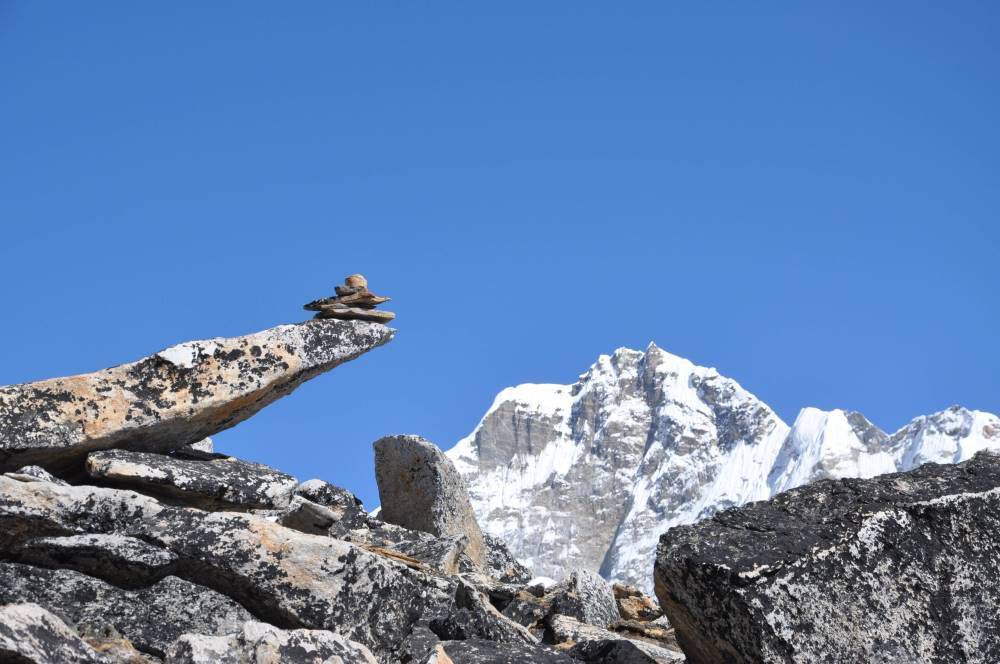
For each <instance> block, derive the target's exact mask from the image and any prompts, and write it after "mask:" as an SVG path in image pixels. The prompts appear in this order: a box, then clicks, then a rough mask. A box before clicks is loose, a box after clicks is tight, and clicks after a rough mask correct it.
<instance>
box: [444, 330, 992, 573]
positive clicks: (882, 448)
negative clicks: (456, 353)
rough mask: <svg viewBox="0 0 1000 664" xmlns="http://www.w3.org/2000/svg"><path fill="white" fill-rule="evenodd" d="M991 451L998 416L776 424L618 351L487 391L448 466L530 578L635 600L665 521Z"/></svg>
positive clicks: (745, 403) (668, 368)
mask: <svg viewBox="0 0 1000 664" xmlns="http://www.w3.org/2000/svg"><path fill="white" fill-rule="evenodd" d="M986 448H993V449H1000V418H998V417H997V416H996V415H993V414H990V413H985V412H981V411H974V410H968V409H965V408H961V407H958V406H953V407H951V408H949V409H947V410H944V411H941V412H939V413H934V414H932V415H927V416H923V417H918V418H916V419H915V420H913V421H912V422H910V423H909V424H907V425H906V426H904V427H903V428H901V429H900V430H899V431H897V432H895V433H893V434H891V435H890V434H886V433H884V432H883V431H881V430H880V429H879V428H878V427H876V426H875V425H874V424H872V423H871V422H869V421H868V420H867V419H866V418H865V417H864V416H862V415H861V414H860V413H856V412H852V411H846V410H839V409H838V410H831V411H823V410H819V409H817V408H804V409H803V410H802V411H801V412H800V413H799V415H798V417H797V418H796V419H795V422H794V423H793V424H792V426H791V427H789V426H788V425H787V424H786V423H785V422H783V421H782V420H781V418H779V417H778V416H777V414H775V413H774V411H773V410H771V408H769V407H768V406H767V405H766V404H765V403H763V402H762V401H761V400H760V399H758V398H757V397H756V396H754V395H753V394H751V393H750V392H748V391H747V390H745V389H744V388H743V387H742V386H740V384H739V383H737V382H736V381H735V380H733V379H731V378H728V377H725V376H723V375H721V374H719V372H718V371H717V370H715V369H712V368H707V367H702V366H698V365H696V364H694V363H692V362H691V361H689V360H687V359H684V358H682V357H679V356H677V355H673V354H671V353H669V352H667V351H665V350H663V349H661V348H659V347H657V346H656V345H655V344H650V345H649V346H648V347H647V348H646V350H645V351H638V350H632V349H628V348H619V349H618V350H616V351H615V352H614V353H612V354H610V355H601V356H600V357H599V358H598V359H597V361H596V362H595V363H594V364H593V365H592V366H591V367H590V368H589V370H588V371H587V372H586V373H584V374H582V375H581V376H580V378H579V380H578V381H577V382H575V383H573V384H572V385H557V384H524V385H518V386H516V387H509V388H506V389H504V390H502V391H501V392H500V393H499V394H498V395H497V397H496V399H495V400H494V402H493V405H492V406H491V407H490V408H489V410H488V411H487V412H486V414H485V415H484V416H483V418H482V419H481V421H480V422H479V424H478V425H477V426H476V428H475V429H474V430H473V431H472V433H470V434H469V435H468V436H466V437H465V438H463V439H462V440H461V441H459V442H458V443H457V444H456V445H455V446H454V447H453V448H452V449H451V450H449V451H448V456H449V457H450V458H451V459H452V461H453V462H454V463H455V465H456V467H457V468H458V470H459V472H460V473H461V474H462V475H463V476H464V477H465V479H466V481H467V483H468V485H469V493H470V497H471V499H472V503H473V508H474V509H475V511H476V515H477V517H478V519H479V522H480V524H481V526H482V527H483V529H484V530H485V531H486V532H488V533H489V534H490V535H493V536H494V537H498V538H500V539H502V540H503V541H504V542H506V543H507V544H508V546H510V548H511V550H512V551H513V552H514V553H515V555H517V556H518V557H519V558H520V559H521V560H522V561H523V562H524V563H525V564H527V565H528V566H529V567H531V569H532V570H533V571H534V573H535V574H538V575H540V576H546V577H552V578H555V579H559V578H562V577H563V576H565V574H566V573H567V572H568V571H569V570H571V569H574V568H584V569H589V570H593V571H599V572H600V573H601V574H602V575H603V576H604V577H605V578H608V579H612V580H616V581H621V582H623V583H629V584H633V585H637V586H639V587H640V588H643V589H646V590H647V591H648V590H649V589H650V588H651V584H652V567H653V559H654V555H655V551H656V544H657V542H658V540H659V536H660V535H661V534H662V533H663V532H664V531H665V530H667V529H668V528H670V527H671V526H675V525H681V524H688V523H693V522H695V521H698V520H700V519H704V518H706V517H709V516H711V515H712V514H714V513H716V512H718V511H719V510H722V509H725V508H727V507H732V506H735V505H741V504H744V503H747V502H751V501H755V500H764V499H767V498H770V497H771V496H774V495H775V494H777V493H780V492H782V491H786V490H788V489H791V488H794V487H796V486H800V485H802V484H805V483H807V482H812V481H815V480H818V479H823V478H838V477H872V476H875V475H880V474H884V473H888V472H895V471H903V470H910V469H912V468H915V467H917V466H919V465H921V464H924V463H928V462H935V463H955V462H958V461H963V460H965V459H968V458H970V457H971V456H972V455H973V454H975V453H976V452H977V451H979V450H982V449H986Z"/></svg>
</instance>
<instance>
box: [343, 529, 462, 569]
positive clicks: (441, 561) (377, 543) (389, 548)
mask: <svg viewBox="0 0 1000 664" xmlns="http://www.w3.org/2000/svg"><path fill="white" fill-rule="evenodd" d="M330 534H331V536H333V537H336V538H337V539H340V540H343V541H345V542H351V543H353V544H357V545H358V546H360V547H362V548H365V549H367V550H369V551H373V552H375V553H379V554H382V555H390V556H392V555H393V554H398V557H399V559H400V560H403V561H404V562H405V561H406V559H407V558H409V559H412V560H413V561H416V562H418V563H420V564H421V565H424V566H426V567H427V568H429V569H433V570H437V571H438V572H443V573H445V574H455V573H457V572H458V571H459V568H460V567H461V565H460V562H461V561H462V560H463V553H464V552H465V550H466V549H467V548H468V540H467V539H466V537H465V535H454V536H451V537H435V536H434V535H430V534H428V533H425V532H421V531H419V530H409V529H407V528H403V527H402V526H394V525H392V524H391V523H384V522H381V521H378V520H375V519H371V520H369V521H368V522H367V523H366V524H365V525H364V526H363V527H361V528H355V529H353V530H339V529H336V528H335V529H333V530H332V531H331V532H330Z"/></svg>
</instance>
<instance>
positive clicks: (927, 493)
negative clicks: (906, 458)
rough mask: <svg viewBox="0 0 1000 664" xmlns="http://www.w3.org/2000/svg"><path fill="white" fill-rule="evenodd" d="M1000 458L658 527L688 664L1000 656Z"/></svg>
mask: <svg viewBox="0 0 1000 664" xmlns="http://www.w3.org/2000/svg"><path fill="white" fill-rule="evenodd" d="M998 560H1000V456H998V455H996V454H994V453H988V452H981V453H979V454H977V455H976V456H975V457H973V458H972V459H971V460H969V461H967V462H964V463H961V464H957V465H936V464H927V465H924V466H922V467H920V468H918V469H917V470H914V471H911V472H908V473H898V474H890V475H883V476H880V477H876V478H873V479H867V480H824V481H820V482H816V483H814V484H810V485H807V486H805V487H801V488H798V489H794V490H792V491H789V492H787V493H783V494H779V495H778V496H776V497H775V498H773V499H771V500H770V501H767V502H759V503H752V504H749V505H745V506H743V507H739V508H735V509H732V510H727V511H725V512H722V513H720V514H717V515H715V516H714V517H712V518H711V519H708V520H706V521H703V522H701V523H698V524H695V525H691V526H681V527H677V528H673V529H671V530H669V531H667V532H666V533H665V534H664V535H663V536H662V537H661V539H660V545H659V550H658V553H657V559H656V566H655V582H656V594H657V597H658V598H659V600H660V604H661V606H662V607H663V609H664V611H665V612H666V614H667V616H668V617H669V618H670V622H671V623H672V624H673V626H674V627H675V629H676V633H677V639H678V641H679V642H680V644H681V646H682V648H683V649H684V652H685V654H686V655H687V657H688V661H690V662H692V663H694V664H706V663H711V664H715V663H722V662H726V663H742V662H781V663H783V664H786V663H788V662H803V663H804V662H973V663H978V662H981V663H982V664H987V663H988V662H997V661H1000V626H998V623H997V620H996V607H997V606H998V605H1000V573H998V572H1000V568H998V566H997V561H998Z"/></svg>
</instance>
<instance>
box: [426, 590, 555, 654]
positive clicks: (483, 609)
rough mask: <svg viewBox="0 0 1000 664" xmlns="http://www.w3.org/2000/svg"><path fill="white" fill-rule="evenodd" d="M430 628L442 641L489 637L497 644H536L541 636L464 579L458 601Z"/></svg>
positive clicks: (432, 621) (457, 591)
mask: <svg viewBox="0 0 1000 664" xmlns="http://www.w3.org/2000/svg"><path fill="white" fill-rule="evenodd" d="M429 626H430V628H431V631H433V632H434V633H435V634H436V635H437V636H438V637H439V638H441V639H442V640H468V639H487V640H489V641H495V642H497V643H507V644H526V643H527V644H534V643H538V639H537V638H536V637H535V636H534V635H533V634H532V633H531V632H529V631H528V630H527V629H526V628H525V627H524V626H522V625H519V624H518V623H516V622H514V621H513V620H510V619H509V618H507V617H506V616H504V615H503V614H501V613H500V612H499V611H497V610H496V609H495V608H494V607H493V605H492V604H490V602H489V599H487V597H486V596H485V595H484V594H483V593H481V592H479V591H478V590H476V589H475V588H474V587H472V586H470V585H469V584H467V583H464V582H462V581H460V582H459V583H458V587H457V589H456V591H455V602H454V604H453V605H452V606H451V607H450V610H449V611H448V613H447V614H446V615H443V616H440V617H437V618H435V619H433V620H431V621H430V625H429Z"/></svg>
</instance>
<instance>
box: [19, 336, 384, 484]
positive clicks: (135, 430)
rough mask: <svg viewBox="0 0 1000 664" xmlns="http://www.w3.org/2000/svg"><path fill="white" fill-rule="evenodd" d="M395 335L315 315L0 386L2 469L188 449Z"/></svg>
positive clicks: (54, 464) (61, 464)
mask: <svg viewBox="0 0 1000 664" xmlns="http://www.w3.org/2000/svg"><path fill="white" fill-rule="evenodd" d="M392 335H393V331H392V330H390V329H388V328H386V327H383V326H381V325H371V324H366V323H363V322H336V321H319V320H313V321H308V322H305V323H300V324H297V325H281V326H278V327H275V328H271V329H269V330H264V331H263V332H258V333H257V334H251V335H247V336H243V337H234V338H231V339H223V338H217V339H210V340H206V341H192V342H188V343H184V344H180V345H178V346H174V347H172V348H168V349H166V350H164V351H162V352H160V353H157V354H156V355H152V356H150V357H147V358H145V359H142V360H139V361H138V362H132V363H129V364H122V365H120V366H117V367H113V368H111V369H104V370H102V371H98V372H96V373H91V374H84V375H80V376H72V377H69V378H54V379H51V380H44V381H40V382H37V383H27V384H24V385H12V386H7V387H2V388H0V471H5V470H12V469H14V468H19V467H21V466H23V465H26V464H37V465H41V466H43V467H45V468H47V469H49V470H52V469H53V468H56V467H59V466H64V465H70V464H72V463H73V462H74V461H79V460H82V457H83V456H84V455H85V454H86V453H87V452H91V451H93V450H98V449H108V448H111V447H128V448H130V449H135V450H144V451H153V452H163V451H167V450H172V449H177V448H179V447H183V446H185V445H188V444H190V443H194V442H197V441H199V440H202V439H203V438H205V437H206V436H209V435H211V434H214V433H217V432H219V431H222V430H223V429H228V428H229V427H232V426H234V425H236V424H238V423H239V422H242V421H243V420H245V419H247V418H248V417H250V416H251V415H253V414H254V413H256V412H257V411H259V410H260V409H261V408H263V407H264V406H266V405H268V404H269V403H271V402H273V401H275V400H276V399H279V398H281V397H283V396H285V395H287V394H289V393H290V392H292V391H293V390H294V389H295V388H296V387H298V386H299V385H300V384H301V383H302V382H304V381H306V380H309V379H310V378H313V377H315V376H317V375H319V374H321V373H323V372H324V371H328V370H329V369H332V368H334V367H336V366H337V365H339V364H341V363H343V362H347V361H349V360H353V359H355V358H356V357H358V356H360V355H362V354H363V353H365V352H367V351H369V350H371V349H372V348H375V347H377V346H380V345H382V344H384V343H386V342H387V341H389V340H390V339H391V338H392Z"/></svg>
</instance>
